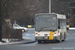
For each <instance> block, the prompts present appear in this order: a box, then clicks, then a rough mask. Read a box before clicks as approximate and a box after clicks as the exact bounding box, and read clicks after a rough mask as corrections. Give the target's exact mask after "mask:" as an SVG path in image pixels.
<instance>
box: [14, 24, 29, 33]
mask: <svg viewBox="0 0 75 50" xmlns="http://www.w3.org/2000/svg"><path fill="white" fill-rule="evenodd" d="M13 29H22V32H25V31H28V28H26V27H21V26H20V25H18V24H13Z"/></svg>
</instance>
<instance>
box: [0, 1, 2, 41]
mask: <svg viewBox="0 0 75 50" xmlns="http://www.w3.org/2000/svg"><path fill="white" fill-rule="evenodd" d="M1 40H2V17H1V0H0V41H1Z"/></svg>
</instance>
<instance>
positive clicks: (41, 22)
mask: <svg viewBox="0 0 75 50" xmlns="http://www.w3.org/2000/svg"><path fill="white" fill-rule="evenodd" d="M42 28H43V29H42ZM56 29H57V18H56V15H55V14H41V15H36V23H35V30H36V31H50V30H56Z"/></svg>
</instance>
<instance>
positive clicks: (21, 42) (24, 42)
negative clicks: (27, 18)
mask: <svg viewBox="0 0 75 50" xmlns="http://www.w3.org/2000/svg"><path fill="white" fill-rule="evenodd" d="M33 42H36V41H35V40H30V39H24V40H21V41H14V42H6V43H3V42H0V45H13V44H27V43H33Z"/></svg>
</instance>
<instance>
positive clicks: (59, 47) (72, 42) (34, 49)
mask: <svg viewBox="0 0 75 50" xmlns="http://www.w3.org/2000/svg"><path fill="white" fill-rule="evenodd" d="M34 31H35V30H34V29H30V30H28V31H27V32H24V33H23V38H28V39H31V40H35V37H34ZM0 50H75V30H69V31H68V32H67V39H66V40H65V41H64V42H61V43H57V42H48V43H47V42H46V43H40V44H38V42H37V41H36V42H35V43H29V44H16V45H3V46H0Z"/></svg>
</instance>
